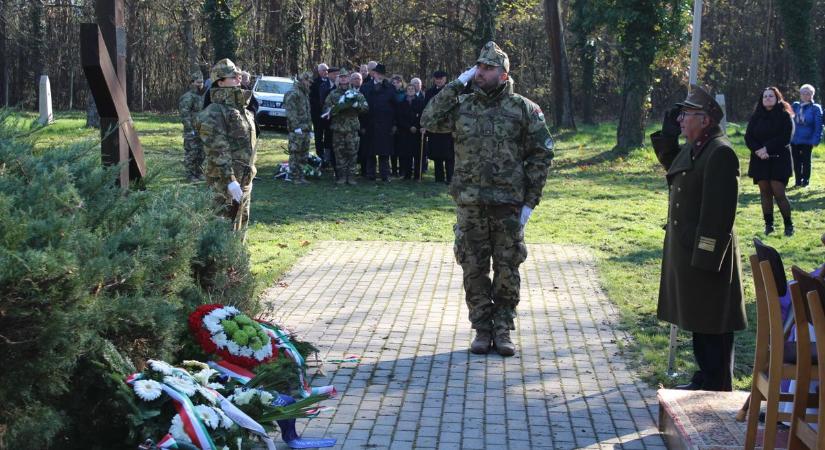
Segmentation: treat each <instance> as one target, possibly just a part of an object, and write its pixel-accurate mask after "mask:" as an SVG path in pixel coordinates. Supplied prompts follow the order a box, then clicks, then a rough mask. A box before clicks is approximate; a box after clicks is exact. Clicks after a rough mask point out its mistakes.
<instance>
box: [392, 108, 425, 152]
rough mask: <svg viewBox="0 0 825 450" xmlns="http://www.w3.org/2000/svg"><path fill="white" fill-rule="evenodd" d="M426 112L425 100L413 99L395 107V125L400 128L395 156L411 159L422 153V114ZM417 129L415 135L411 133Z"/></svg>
mask: <svg viewBox="0 0 825 450" xmlns="http://www.w3.org/2000/svg"><path fill="white" fill-rule="evenodd" d="M422 111H424V100H423V99H421V98H419V97H413V99H412V101H411V102H410V101H408V100H407V98H406V95H405V96H404V100H403V101H402V102H400V103H398V104H397V105H396V107H395V124H396V127H397V128H398V131H396V134H395V154H396V155H398V156H400V157H402V158H403V157H410V156H413V155H418V154H419V153H420V152H421V147H420V146H421V132H420V131H419V130H420V129H421V112H422ZM410 127H415V133H412V132H411V131H410Z"/></svg>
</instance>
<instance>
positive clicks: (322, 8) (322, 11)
mask: <svg viewBox="0 0 825 450" xmlns="http://www.w3.org/2000/svg"><path fill="white" fill-rule="evenodd" d="M326 5H327V2H323V1H322V2H318V23H317V27H316V28H315V43H314V44H313V46H312V64H313V65H315V64H319V63H321V58H322V57H323V56H322V55H323V53H321V52H322V50H323V47H324V45H323V44H324V28H326V25H327V23H326V22H327V8H326Z"/></svg>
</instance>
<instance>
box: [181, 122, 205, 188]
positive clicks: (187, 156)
mask: <svg viewBox="0 0 825 450" xmlns="http://www.w3.org/2000/svg"><path fill="white" fill-rule="evenodd" d="M204 158H205V154H204V152H203V141H201V137H200V136H198V135H197V134H195V135H192V131H189V132H186V131H184V132H183V167H184V169H185V170H186V176H188V177H194V178H197V177H200V176H201V175H203V160H204Z"/></svg>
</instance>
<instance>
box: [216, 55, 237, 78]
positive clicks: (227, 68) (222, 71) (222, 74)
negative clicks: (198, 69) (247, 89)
mask: <svg viewBox="0 0 825 450" xmlns="http://www.w3.org/2000/svg"><path fill="white" fill-rule="evenodd" d="M240 73H241V70H240V69H238V68H237V67H236V66H235V63H233V62H232V60H231V59H229V58H224V59H222V60H220V61H218V62H217V63H215V65H214V66H212V70H211V71H210V73H209V74H210V75H211V76H212V79H213V80H215V81H217V80H220V79H221V78H230V77H234V76H235V75H238V74H240Z"/></svg>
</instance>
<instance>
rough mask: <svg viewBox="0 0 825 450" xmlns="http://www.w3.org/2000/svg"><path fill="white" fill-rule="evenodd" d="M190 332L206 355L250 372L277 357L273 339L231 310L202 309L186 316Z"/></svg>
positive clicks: (254, 323) (256, 323) (207, 307)
mask: <svg viewBox="0 0 825 450" xmlns="http://www.w3.org/2000/svg"><path fill="white" fill-rule="evenodd" d="M189 329H190V331H191V332H192V335H193V336H194V337H195V341H196V342H197V343H198V344H199V345H200V346H201V348H202V349H203V351H205V352H206V353H207V354H215V355H217V356H219V357H221V358H222V359H225V360H227V361H229V362H231V363H233V364H236V365H239V366H241V367H246V368H248V369H251V368H253V367H256V366H258V365H260V364H263V363H266V362H269V361H272V360H273V359H275V358H277V357H278V347H277V346H276V345H275V341H274V340H273V339H272V336H270V335H269V333H267V332H266V330H265V329H264V328H263V327H262V326H261V325H260V324H259V323H258V322H256V321H255V320H252V319H251V318H250V317H249V316H247V315H246V314H243V313H242V312H240V311H239V310H238V309H237V308H235V307H234V306H224V305H203V306H200V307H198V308H197V309H196V310H195V311H194V312H193V313H192V314H191V315H190V316H189Z"/></svg>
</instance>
